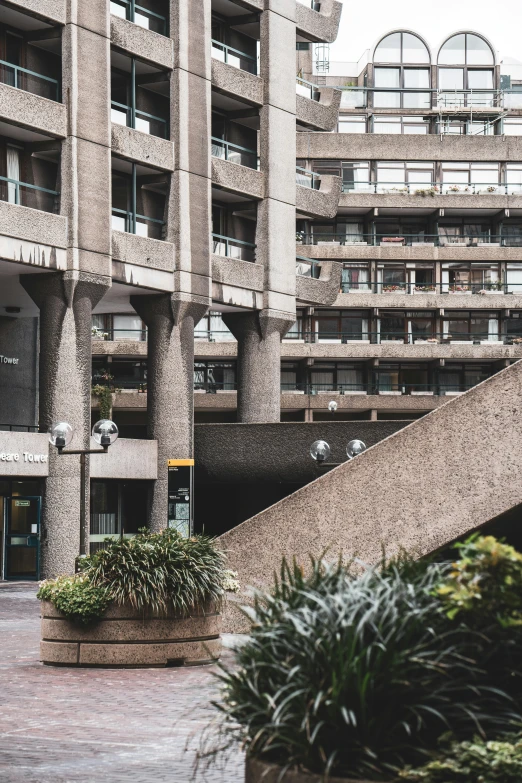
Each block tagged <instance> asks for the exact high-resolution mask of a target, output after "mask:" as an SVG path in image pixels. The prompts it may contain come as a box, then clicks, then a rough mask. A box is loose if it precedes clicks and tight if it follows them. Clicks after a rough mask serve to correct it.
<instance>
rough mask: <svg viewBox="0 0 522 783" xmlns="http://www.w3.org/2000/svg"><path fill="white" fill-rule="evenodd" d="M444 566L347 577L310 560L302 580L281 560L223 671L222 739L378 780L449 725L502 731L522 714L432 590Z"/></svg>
mask: <svg viewBox="0 0 522 783" xmlns="http://www.w3.org/2000/svg"><path fill="white" fill-rule="evenodd" d="M447 568H448V567H447V566H446V565H443V564H430V563H418V564H415V563H414V562H413V561H412V560H411V558H410V559H408V558H405V557H403V558H402V559H399V560H397V561H396V562H395V563H390V564H388V565H386V567H385V568H384V569H382V571H379V570H378V569H371V568H367V569H366V570H365V571H364V572H363V573H362V574H360V575H357V576H355V575H354V573H353V570H352V569H351V568H349V567H345V566H343V565H341V564H340V563H338V564H336V565H326V564H324V563H321V562H318V561H315V560H312V566H311V573H310V575H309V576H305V575H304V573H303V570H302V569H301V568H300V567H299V566H298V565H297V564H296V563H294V564H293V566H292V567H290V566H289V565H288V564H287V563H283V568H282V572H281V578H280V579H279V580H278V582H277V583H276V587H275V590H274V592H273V593H272V594H270V595H258V596H257V598H256V600H255V604H254V607H253V608H252V609H250V610H248V613H249V615H250V617H251V619H252V621H253V628H252V632H251V636H250V638H249V641H248V642H247V643H246V644H245V645H244V646H242V647H241V648H240V649H239V650H238V652H237V663H238V668H235V669H234V670H229V669H226V668H225V667H222V671H221V674H220V679H221V682H222V698H223V702H222V703H220V704H217V705H216V706H217V707H218V709H219V710H220V711H221V713H222V716H223V719H224V722H223V727H222V731H223V733H224V735H225V738H224V740H223V742H224V745H225V746H226V744H227V742H230V743H234V742H237V741H239V742H241V744H242V745H243V747H244V748H245V749H246V751H247V753H249V754H250V755H253V756H256V757H262V758H263V759H265V760H267V761H271V762H273V763H276V764H279V765H280V766H282V767H283V768H289V767H293V766H299V767H301V768H304V769H306V770H311V771H312V772H315V773H317V774H321V775H323V776H325V779H326V778H327V776H328V775H329V774H331V775H336V776H347V777H364V778H365V779H372V780H383V779H384V780H385V779H389V778H390V775H391V774H392V773H396V772H397V771H398V769H400V768H402V767H404V765H405V764H406V763H417V762H418V761H419V760H420V759H421V758H422V754H423V753H424V754H426V753H427V752H428V751H429V750H433V749H434V745H435V738H437V737H438V736H440V735H441V734H442V733H443V732H444V731H446V730H451V731H452V732H453V733H454V735H455V736H456V737H457V738H460V739H464V738H468V737H471V736H473V734H474V733H476V732H477V730H478V731H479V732H480V733H481V734H484V735H485V734H486V732H488V733H490V732H492V733H493V735H494V736H496V735H500V734H502V733H506V731H508V730H509V728H510V726H511V720H512V719H515V718H518V717H519V716H518V715H517V714H515V710H514V709H513V708H512V704H511V702H510V699H509V697H508V696H507V695H506V694H505V693H503V692H502V691H500V690H498V689H494V688H491V687H489V684H488V683H487V681H486V680H485V678H484V671H483V669H482V668H481V665H480V662H481V660H482V658H483V656H484V651H485V648H486V647H487V645H488V643H489V641H488V639H487V638H486V637H485V636H484V635H483V634H481V633H476V632H474V631H473V630H472V629H470V628H468V627H467V626H465V625H463V623H462V622H460V621H459V622H458V623H457V622H455V621H451V620H450V619H449V618H448V617H447V615H446V613H445V612H444V610H443V606H442V603H441V601H440V599H439V597H438V595H437V594H436V590H437V587H438V586H439V585H440V583H441V579H442V577H443V576H444V574H445V573H446V571H447Z"/></svg>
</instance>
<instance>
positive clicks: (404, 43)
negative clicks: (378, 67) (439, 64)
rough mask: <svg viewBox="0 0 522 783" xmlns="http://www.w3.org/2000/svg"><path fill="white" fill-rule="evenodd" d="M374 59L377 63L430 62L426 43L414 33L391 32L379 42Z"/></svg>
mask: <svg viewBox="0 0 522 783" xmlns="http://www.w3.org/2000/svg"><path fill="white" fill-rule="evenodd" d="M373 61H374V62H376V63H429V62H430V53H429V51H428V49H427V47H426V44H425V43H424V42H423V41H422V40H421V39H420V38H419V37H418V36H417V35H413V34H412V33H402V32H397V33H390V35H387V36H386V37H385V38H383V39H382V41H381V42H380V43H379V44H378V46H377V48H376V49H375V55H374V58H373Z"/></svg>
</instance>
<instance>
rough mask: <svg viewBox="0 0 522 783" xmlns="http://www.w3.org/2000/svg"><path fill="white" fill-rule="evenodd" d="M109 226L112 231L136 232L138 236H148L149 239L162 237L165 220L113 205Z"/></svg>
mask: <svg viewBox="0 0 522 783" xmlns="http://www.w3.org/2000/svg"><path fill="white" fill-rule="evenodd" d="M111 226H112V230H113V231H121V232H123V233H126V234H137V235H138V236H140V237H149V238H150V239H163V227H164V226H165V221H164V220H158V218H151V217H146V215H139V214H138V213H137V212H132V211H127V210H124V209H116V208H115V207H113V208H112V222H111Z"/></svg>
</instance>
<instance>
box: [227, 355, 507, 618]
mask: <svg viewBox="0 0 522 783" xmlns="http://www.w3.org/2000/svg"><path fill="white" fill-rule="evenodd" d="M520 503H522V362H517V363H516V364H513V365H511V367H508V368H507V369H505V370H502V372H499V373H498V374H497V375H494V376H493V377H492V378H489V379H488V380H486V381H484V382H483V383H481V384H479V385H478V386H475V387H474V388H473V389H471V390H470V391H468V392H467V393H466V394H463V395H462V396H460V397H456V398H454V399H452V400H451V401H449V402H447V403H446V404H445V405H443V406H442V407H440V408H438V409H437V410H435V411H433V412H432V413H430V414H428V415H427V416H425V417H424V418H422V419H419V420H418V421H415V422H413V423H412V424H410V425H409V426H407V427H405V428H404V429H402V430H400V431H399V432H397V433H396V434H394V435H391V436H390V437H389V438H386V440H384V441H381V442H380V443H378V444H377V445H375V446H373V447H372V448H371V449H368V451H367V452H365V453H364V454H362V455H360V456H359V457H357V458H356V459H355V460H353V461H352V462H346V463H344V464H342V465H340V466H339V467H338V468H335V469H334V470H332V471H330V472H329V473H327V474H325V475H323V476H321V477H320V478H318V479H317V480H316V481H314V482H312V483H311V484H308V485H307V486H306V487H303V488H302V489H300V490H299V491H298V492H295V493H294V494H293V495H290V496H288V497H287V498H285V499H284V500H282V501H280V502H279V503H277V504H275V505H274V506H271V507H270V508H268V509H266V510H265V511H263V512H262V513H260V514H257V515H256V516H255V517H252V518H251V519H248V520H246V522H243V524H241V525H239V526H238V527H236V528H234V529H233V530H230V531H229V532H228V533H226V534H224V535H223V536H221V537H220V539H219V542H220V544H221V546H222V547H223V548H224V549H225V550H227V552H228V558H229V567H230V568H233V569H234V570H236V571H238V573H239V579H240V582H241V585H242V586H243V588H246V587H247V586H249V585H253V586H267V585H270V584H271V583H272V579H273V574H274V571H277V570H278V569H279V566H280V563H281V559H282V557H283V556H284V555H286V556H287V557H290V558H291V557H293V556H294V555H295V556H296V557H297V558H298V560H299V561H300V562H302V563H303V564H306V561H307V558H308V554H309V553H313V554H315V555H319V554H321V553H322V552H323V551H324V550H325V549H327V548H328V550H329V552H330V553H331V555H332V557H333V556H335V555H337V554H338V553H339V552H341V551H342V552H343V553H344V554H345V555H346V557H349V556H351V555H357V556H358V557H360V558H362V559H363V560H365V561H366V562H369V563H372V562H376V561H378V559H379V558H380V556H381V554H382V546H383V545H384V546H385V547H386V551H387V553H388V554H390V555H391V554H393V553H394V552H396V551H397V550H398V549H399V548H400V547H405V548H406V549H408V550H410V551H412V552H415V553H418V554H425V553H427V552H430V551H432V550H434V549H437V548H439V547H441V546H443V545H444V544H446V543H448V542H450V541H452V540H453V539H455V538H458V537H459V536H461V535H463V534H465V533H467V532H469V531H472V530H474V529H475V528H477V527H479V526H481V525H483V524H485V523H486V522H488V521H489V520H491V519H493V518H494V517H497V516H499V515H500V514H502V513H504V512H506V511H508V510H509V509H511V508H513V506H516V505H518V504H520ZM237 598H238V600H239V602H241V601H242V600H244V599H243V598H242V596H238V597H237ZM228 615H229V616H228V622H227V625H228V626H229V628H231V629H232V628H236V629H237V630H240V628H241V626H242V623H241V621H240V619H239V615H238V613H237V612H236V611H235V610H234V606H233V605H232V606H231V610H230V611H229V613H228ZM243 627H244V623H243Z"/></svg>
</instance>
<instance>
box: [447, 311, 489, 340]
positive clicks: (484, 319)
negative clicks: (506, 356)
mask: <svg viewBox="0 0 522 783" xmlns="http://www.w3.org/2000/svg"><path fill="white" fill-rule="evenodd" d="M443 337H444V339H446V340H454V341H457V342H477V341H480V342H483V341H484V342H487V341H492V340H493V341H497V340H498V338H499V317H498V313H496V312H487V313H481V312H473V311H465V310H456V311H455V312H450V311H446V313H445V315H444V320H443Z"/></svg>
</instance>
